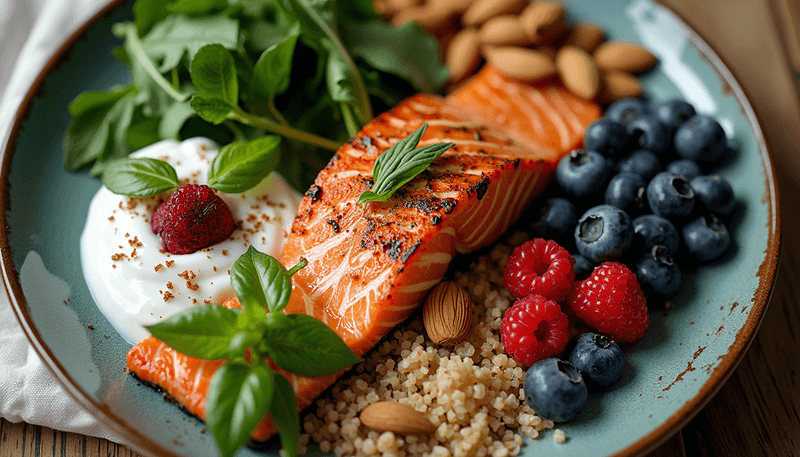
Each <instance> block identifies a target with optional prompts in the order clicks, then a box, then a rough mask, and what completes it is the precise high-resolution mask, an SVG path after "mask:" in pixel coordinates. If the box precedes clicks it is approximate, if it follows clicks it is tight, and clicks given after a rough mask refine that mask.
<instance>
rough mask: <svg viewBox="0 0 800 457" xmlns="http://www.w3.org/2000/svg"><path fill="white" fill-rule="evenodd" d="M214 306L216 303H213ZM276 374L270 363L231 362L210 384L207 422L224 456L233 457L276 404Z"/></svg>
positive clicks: (220, 370)
mask: <svg viewBox="0 0 800 457" xmlns="http://www.w3.org/2000/svg"><path fill="white" fill-rule="evenodd" d="M212 306H213V305H212ZM274 378H275V374H274V373H273V372H272V371H271V370H270V369H269V368H268V367H267V366H266V365H255V366H253V367H252V368H251V367H248V366H247V365H245V364H243V363H236V362H228V363H226V364H225V365H222V366H221V367H219V369H218V370H217V371H216V372H215V373H214V376H213V377H212V378H211V383H210V384H209V386H208V400H207V403H206V425H208V429H209V430H210V431H211V434H212V435H213V436H214V440H215V441H216V442H217V446H219V450H220V453H221V454H222V456H223V457H231V456H233V454H234V453H235V452H236V450H237V449H239V448H240V447H241V446H242V445H243V444H245V443H247V442H248V441H249V440H250V434H251V433H252V432H253V430H254V429H255V428H256V426H257V425H258V423H259V422H261V420H262V419H263V418H264V415H265V414H266V413H267V411H269V410H270V408H271V407H272V401H273V397H274V395H275V380H274Z"/></svg>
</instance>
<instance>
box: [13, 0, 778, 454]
mask: <svg viewBox="0 0 800 457" xmlns="http://www.w3.org/2000/svg"><path fill="white" fill-rule="evenodd" d="M125 2H126V0H112V1H111V2H109V3H108V4H107V5H106V6H105V7H103V8H102V9H101V10H100V11H99V12H98V13H96V14H95V15H94V16H92V17H91V18H90V19H89V20H88V21H86V23H84V24H83V25H82V26H81V27H80V28H79V29H78V30H77V31H76V32H75V33H73V34H72V35H71V36H70V37H69V38H68V39H67V40H66V41H65V42H64V43H63V44H62V45H61V46H60V47H59V48H58V50H57V51H56V52H55V53H54V54H53V55H52V56H51V58H50V59H49V60H48V61H47V63H46V65H45V66H44V67H43V69H42V71H41V72H40V73H39V75H38V76H37V78H36V80H35V81H34V83H33V84H32V86H31V88H30V89H29V90H28V92H27V93H26V95H25V98H24V99H23V102H22V104H21V105H20V107H19V109H18V111H17V113H16V115H15V117H14V123H13V125H12V128H11V130H10V133H9V135H8V137H7V140H6V145H5V148H4V150H3V158H2V171H1V173H2V175H1V176H0V182H2V185H1V186H0V192H2V202H3V209H4V211H2V212H0V224H2V227H4V230H2V231H0V251H2V256H1V257H0V268H2V275H3V282H4V285H5V286H6V293H7V295H8V298H9V301H10V302H11V305H12V308H13V309H14V312H15V314H16V316H17V319H18V320H19V322H20V325H21V326H22V329H23V331H24V332H25V335H26V336H27V337H28V340H29V341H30V342H31V344H32V346H33V348H34V349H35V350H36V352H37V353H38V354H39V356H40V357H41V358H42V360H43V361H44V362H45V365H46V366H47V367H48V368H49V369H50V371H51V372H53V374H54V375H55V377H56V379H57V380H58V381H59V382H60V383H61V384H62V386H63V387H64V388H65V390H66V391H67V392H68V393H69V395H70V396H72V397H73V398H74V399H75V400H76V401H77V402H78V403H79V404H80V405H81V406H83V407H84V408H85V409H86V410H87V411H89V412H90V413H91V414H92V415H93V416H95V417H96V418H97V419H98V420H100V422H102V423H103V424H105V425H106V426H108V427H109V428H110V429H111V430H112V431H113V432H115V433H116V434H117V435H118V436H119V437H120V438H122V439H123V440H125V443H126V444H127V445H128V446H129V447H131V448H133V449H134V450H136V451H137V452H139V453H141V454H145V455H150V456H156V455H159V456H169V457H173V456H174V457H181V455H180V454H176V453H174V452H172V451H171V450H169V449H167V448H165V447H163V446H161V445H160V444H158V443H156V442H154V441H152V440H150V439H149V437H147V436H144V435H142V434H141V433H140V432H139V431H138V430H136V428H135V427H133V426H130V425H129V424H128V423H126V422H125V421H123V420H122V419H120V418H119V417H117V416H116V415H115V414H114V413H113V412H112V411H111V410H110V409H109V408H108V407H107V406H105V405H103V404H101V403H99V402H96V401H95V400H93V399H92V398H91V397H89V396H88V395H86V394H85V393H84V392H83V390H82V389H81V388H80V386H79V385H78V384H77V383H76V382H75V381H74V380H73V379H72V377H70V376H69V374H68V373H67V372H66V370H65V369H64V367H63V366H62V365H61V363H60V362H59V361H58V360H57V359H56V357H55V356H54V354H53V353H52V352H51V351H50V349H49V347H48V346H47V345H46V344H45V343H44V341H43V339H42V338H41V336H40V334H39V332H38V330H37V329H36V327H35V326H34V325H33V320H32V318H31V316H30V314H29V312H28V305H27V302H26V300H25V297H24V295H23V294H22V289H21V286H20V284H19V278H18V277H17V275H16V269H15V267H14V262H13V259H12V257H11V254H10V244H9V240H8V233H7V231H8V230H9V228H8V226H7V221H6V211H5V209H6V208H8V203H9V196H8V190H9V181H8V179H9V173H10V169H11V167H10V165H11V159H12V157H13V154H14V152H15V146H16V139H17V136H18V135H19V133H20V130H21V126H22V123H23V122H24V121H25V120H27V118H28V116H29V114H30V109H31V106H32V104H33V100H34V99H35V98H36V97H37V96H38V95H39V94H40V93H41V90H42V86H43V83H44V80H45V78H46V77H47V75H49V74H50V73H51V72H52V71H53V70H55V69H57V68H58V67H59V65H60V64H62V63H63V62H65V61H66V60H67V59H68V57H69V54H70V50H71V49H72V47H73V46H74V45H75V44H76V42H77V41H78V40H79V39H80V38H81V37H82V36H83V35H84V34H85V33H86V32H87V31H88V29H89V28H90V27H92V26H93V25H94V24H95V23H96V22H97V21H98V20H100V19H101V18H103V17H105V16H107V15H109V14H111V12H112V11H114V10H115V9H116V8H118V7H119V6H120V5H122V4H124V3H125ZM657 3H658V4H659V6H660V7H662V8H664V9H665V10H666V11H668V12H669V13H670V14H671V15H672V16H673V18H674V19H675V20H676V21H677V22H679V23H680V24H681V26H682V28H683V30H684V32H686V34H687V37H688V38H689V40H690V41H691V42H692V43H693V44H694V45H695V46H696V47H697V49H698V50H699V51H700V53H701V54H702V55H703V56H704V57H705V58H706V60H707V61H708V62H709V63H710V64H711V66H712V67H713V68H714V69H715V70H716V71H717V73H718V75H719V77H720V78H721V79H722V80H723V81H724V82H725V83H726V84H727V85H728V86H729V87H730V90H731V92H732V93H733V95H734V97H735V98H736V100H737V102H738V103H739V106H740V107H741V109H742V112H743V114H744V115H745V117H746V118H747V120H748V122H749V123H750V125H751V127H752V128H753V133H754V135H755V136H756V140H757V143H758V147H759V153H760V154H761V159H762V162H763V164H764V169H765V171H766V183H767V186H766V187H767V195H766V196H765V199H766V200H767V201H768V204H769V230H770V233H769V239H768V242H767V250H766V252H765V256H764V261H763V262H762V264H761V265H760V267H759V269H758V277H759V283H758V287H757V288H756V292H755V294H754V296H753V297H752V302H753V306H752V307H751V310H750V312H749V313H748V319H747V321H746V322H745V324H744V325H743V326H742V328H741V329H740V330H739V332H738V334H737V335H736V339H735V341H734V343H733V344H732V345H731V347H730V349H729V351H728V353H727V354H726V355H724V356H723V357H722V361H721V362H720V364H719V365H718V366H717V367H716V368H715V369H714V371H713V372H712V373H711V376H710V378H709V379H708V380H707V381H706V382H705V383H704V384H703V386H702V387H701V388H700V390H699V392H698V393H697V394H696V395H695V396H694V397H693V398H692V399H691V400H689V401H688V402H686V403H685V404H684V405H683V406H682V407H681V408H680V409H679V410H678V411H676V412H675V413H673V414H672V415H671V416H670V417H669V418H668V419H667V420H666V421H665V422H664V423H663V424H661V425H660V426H659V427H657V428H656V429H655V430H653V431H651V432H650V433H648V434H647V435H645V436H643V437H642V438H640V439H639V440H637V441H636V442H635V443H633V444H631V445H630V446H628V447H627V448H625V449H623V450H622V451H620V452H618V453H617V454H615V456H617V457H633V456H639V455H644V454H646V453H647V452H650V451H652V450H654V449H655V448H657V447H658V446H659V445H661V444H662V443H664V442H665V441H666V440H668V439H669V438H670V437H671V436H672V435H674V434H675V433H676V432H677V431H678V430H680V429H681V428H682V427H683V426H684V425H686V423H688V422H689V421H690V420H691V419H692V418H693V417H694V416H695V415H696V414H697V413H699V412H700V410H701V409H702V408H703V407H704V406H705V405H706V404H707V403H708V402H709V401H710V400H711V398H713V396H714V395H715V394H716V393H717V392H718V391H719V389H720V388H721V387H722V385H723V384H724V383H725V381H726V380H727V379H728V378H729V377H730V375H731V374H732V373H733V371H734V370H735V368H736V366H737V365H738V364H739V362H740V361H741V359H742V357H743V356H744V354H745V352H746V350H747V348H748V347H749V346H750V344H751V343H752V341H753V337H754V335H755V333H756V331H757V330H758V328H759V326H760V324H761V321H762V318H763V316H764V312H765V311H766V307H767V305H768V303H769V300H770V298H771V296H772V291H773V289H774V287H773V286H774V283H775V278H776V274H777V268H778V263H779V254H780V245H781V228H780V227H781V224H780V204H779V199H778V187H777V177H776V173H775V163H774V161H773V159H772V156H771V153H770V152H769V147H768V142H767V139H766V138H765V136H764V133H763V129H762V128H761V122H760V121H759V118H758V115H757V114H756V113H755V111H754V110H753V107H752V105H751V103H750V101H749V98H748V96H747V94H746V92H745V90H744V89H743V88H742V87H741V86H740V85H739V83H738V82H737V79H736V78H735V77H734V75H733V73H732V72H731V70H730V69H729V67H728V66H727V65H725V63H724V61H723V60H722V59H721V58H720V56H719V55H718V54H717V53H716V52H714V51H713V49H712V48H711V46H710V45H709V44H708V43H707V42H706V40H704V39H703V38H702V36H701V35H700V34H699V33H697V32H696V31H695V30H694V29H693V28H692V27H691V26H689V24H688V22H687V21H685V20H684V19H683V18H681V17H680V15H678V14H677V13H676V12H675V11H674V10H672V9H671V8H670V7H668V6H666V5H664V4H663V3H661V2H657Z"/></svg>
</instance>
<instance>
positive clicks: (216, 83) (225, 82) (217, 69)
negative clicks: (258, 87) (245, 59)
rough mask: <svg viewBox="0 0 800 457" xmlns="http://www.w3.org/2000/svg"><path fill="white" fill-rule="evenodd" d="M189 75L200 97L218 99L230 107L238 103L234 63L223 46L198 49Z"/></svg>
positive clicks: (237, 85) (210, 45)
mask: <svg viewBox="0 0 800 457" xmlns="http://www.w3.org/2000/svg"><path fill="white" fill-rule="evenodd" d="M190 74H191V77H192V83H193V84H194V85H195V86H196V87H197V90H199V91H200V94H201V95H203V96H205V97H212V98H219V99H222V100H225V101H226V102H228V103H230V104H231V105H237V104H238V103H239V81H238V80H237V79H236V63H235V62H234V61H233V56H232V55H231V53H230V51H228V50H227V49H225V47H224V46H222V45H219V44H209V45H206V46H203V47H202V48H200V50H198V51H197V54H195V56H194V59H192V65H191V72H190Z"/></svg>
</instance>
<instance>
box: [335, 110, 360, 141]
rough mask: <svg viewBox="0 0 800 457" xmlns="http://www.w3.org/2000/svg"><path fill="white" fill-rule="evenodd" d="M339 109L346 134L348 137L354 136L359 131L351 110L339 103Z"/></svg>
mask: <svg viewBox="0 0 800 457" xmlns="http://www.w3.org/2000/svg"><path fill="white" fill-rule="evenodd" d="M339 109H340V110H341V111H342V118H343V119H344V125H345V126H346V127H347V134H348V135H349V136H350V137H354V136H356V134H358V131H359V130H361V129H360V127H359V125H358V121H357V120H356V116H355V114H353V108H352V107H351V106H350V105H348V104H347V103H344V102H342V103H339Z"/></svg>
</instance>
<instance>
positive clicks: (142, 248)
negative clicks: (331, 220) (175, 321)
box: [80, 138, 301, 344]
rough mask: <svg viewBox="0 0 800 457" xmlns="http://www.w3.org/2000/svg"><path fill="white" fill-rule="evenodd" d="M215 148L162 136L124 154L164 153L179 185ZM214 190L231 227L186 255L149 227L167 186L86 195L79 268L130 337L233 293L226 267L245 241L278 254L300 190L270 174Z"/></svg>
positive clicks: (197, 175) (204, 165)
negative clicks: (250, 183)
mask: <svg viewBox="0 0 800 457" xmlns="http://www.w3.org/2000/svg"><path fill="white" fill-rule="evenodd" d="M217 151H218V147H217V145H216V144H215V143H214V142H212V141H211V140H208V139H206V138H194V139H190V140H186V141H183V142H180V143H179V142H177V141H172V140H165V141H161V142H159V143H156V144H153V145H151V146H148V147H146V148H144V149H142V150H140V151H137V152H135V153H133V154H132V155H131V157H149V158H154V159H161V160H164V161H165V162H167V163H169V164H170V165H172V166H173V167H174V168H175V171H176V172H177V174H178V179H179V180H180V182H181V184H182V185H183V184H206V183H207V181H206V175H207V172H208V169H209V166H210V164H211V160H212V159H213V158H214V156H215V155H216V153H217ZM217 194H218V195H219V196H220V197H221V198H222V199H223V200H224V201H225V203H227V204H228V207H230V210H231V214H233V219H234V223H235V224H236V228H235V229H234V231H233V233H231V235H230V236H229V237H228V239H227V240H225V241H223V242H221V243H218V244H215V245H213V246H209V247H208V248H205V249H201V250H199V251H196V252H193V253H191V254H185V255H174V254H170V253H168V252H166V251H164V250H163V248H162V243H161V239H160V238H159V237H158V236H157V235H155V234H154V233H153V232H152V230H151V229H150V217H151V216H152V214H153V211H154V210H155V209H156V208H157V207H158V205H160V204H161V202H163V201H164V200H165V199H166V198H167V197H168V196H169V192H166V193H163V194H161V195H159V196H155V197H149V198H129V197H125V196H122V195H116V194H113V193H112V192H111V191H109V190H108V189H107V188H106V187H105V186H103V187H102V188H101V189H100V190H99V191H98V192H97V194H96V195H95V196H94V198H93V199H92V202H91V204H90V206H89V215H88V217H87V218H86V226H85V227H84V229H83V233H82V235H81V246H80V248H81V267H82V268H83V275H84V277H85V278H86V282H87V284H88V286H89V290H90V291H91V293H92V297H93V298H94V300H95V302H96V303H97V306H98V307H99V308H100V311H101V312H102V313H103V314H104V315H105V316H106V318H107V319H108V320H109V322H111V324H112V325H113V326H114V328H115V329H116V330H117V332H119V333H120V335H122V337H123V338H125V339H126V340H127V341H128V342H130V343H131V344H135V343H138V342H139V341H141V340H143V339H144V338H146V337H147V336H148V335H149V334H150V333H149V332H148V331H147V329H145V328H144V326H145V325H152V324H156V323H158V322H160V321H162V320H164V319H167V318H168V317H170V316H172V315H174V314H176V313H178V312H180V311H182V310H184V309H187V308H190V307H192V306H196V305H200V304H205V303H221V302H222V301H223V300H225V299H226V298H228V297H230V296H232V295H233V289H231V287H230V269H231V267H232V266H233V263H234V262H235V261H236V259H237V258H238V257H239V256H240V255H242V254H243V253H244V252H245V251H246V250H247V248H248V247H249V246H251V245H252V246H253V247H255V248H256V249H258V250H259V251H261V252H264V253H266V254H269V255H271V256H273V257H278V256H279V255H280V253H281V250H282V249H283V245H284V243H285V241H286V238H287V236H288V233H289V230H290V229H291V225H292V221H293V219H294V215H295V211H296V209H297V207H298V205H299V204H300V199H301V195H300V194H298V193H297V192H295V191H294V189H292V188H291V186H289V185H288V184H287V183H286V181H284V180H283V178H281V177H280V176H279V175H277V174H275V173H272V174H270V175H269V176H268V177H266V178H265V179H264V180H263V181H262V182H261V183H260V184H259V185H257V186H256V187H254V188H252V189H250V190H249V191H247V192H244V193H241V194H226V193H224V192H217Z"/></svg>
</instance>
